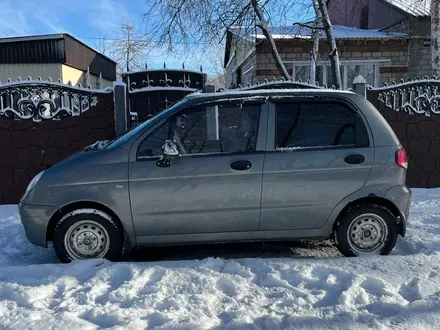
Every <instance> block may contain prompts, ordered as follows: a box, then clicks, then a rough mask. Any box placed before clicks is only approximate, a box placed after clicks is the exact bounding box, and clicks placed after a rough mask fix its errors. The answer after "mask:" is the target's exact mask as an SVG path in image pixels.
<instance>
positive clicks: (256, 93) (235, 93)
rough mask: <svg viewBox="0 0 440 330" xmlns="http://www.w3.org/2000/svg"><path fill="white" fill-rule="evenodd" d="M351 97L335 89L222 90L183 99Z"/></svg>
mask: <svg viewBox="0 0 440 330" xmlns="http://www.w3.org/2000/svg"><path fill="white" fill-rule="evenodd" d="M309 95H310V96H315V95H316V96H318V95H320V96H342V97H347V96H352V95H356V94H355V93H354V92H352V91H344V90H336V89H281V88H280V89H255V90H246V89H242V90H241V89H239V90H224V91H221V92H216V93H193V94H189V95H187V96H186V97H185V99H187V100H188V101H193V102H204V101H210V100H223V99H243V98H259V97H268V96H269V97H270V96H278V97H289V96H309Z"/></svg>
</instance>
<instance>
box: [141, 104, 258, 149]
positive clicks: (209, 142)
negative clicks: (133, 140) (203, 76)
mask: <svg viewBox="0 0 440 330" xmlns="http://www.w3.org/2000/svg"><path fill="white" fill-rule="evenodd" d="M260 108H261V106H260V105H257V104H247V105H243V104H233V103H225V104H214V105H200V106H196V107H192V108H190V109H187V110H184V111H182V112H180V113H179V114H178V115H175V116H173V117H171V118H169V119H168V120H167V121H166V122H164V123H163V124H162V125H161V126H160V127H158V128H157V129H156V130H154V131H153V132H152V133H151V134H150V135H149V136H148V137H147V138H146V139H145V140H144V141H143V142H142V143H141V145H140V146H139V149H138V158H148V157H158V156H161V155H162V145H163V144H164V143H165V141H166V140H172V141H173V142H174V143H175V144H176V145H177V147H178V148H179V153H180V154H182V155H194V154H205V153H207V154H211V153H236V152H252V151H254V150H255V147H256V141H257V130H258V121H259V116H260Z"/></svg>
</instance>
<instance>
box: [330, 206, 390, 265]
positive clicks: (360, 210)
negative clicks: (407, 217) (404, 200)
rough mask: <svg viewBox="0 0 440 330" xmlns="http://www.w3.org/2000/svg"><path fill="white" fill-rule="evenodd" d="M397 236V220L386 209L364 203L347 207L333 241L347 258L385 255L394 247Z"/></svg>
mask: <svg viewBox="0 0 440 330" xmlns="http://www.w3.org/2000/svg"><path fill="white" fill-rule="evenodd" d="M397 236H398V231H397V221H396V218H395V217H394V215H393V214H392V213H391V212H390V211H389V210H388V209H387V208H385V207H382V206H380V205H376V204H368V205H365V204H363V205H357V206H354V207H352V208H350V209H349V210H348V211H347V212H346V213H345V214H344V215H342V216H341V217H340V219H339V220H338V222H337V226H336V232H335V241H336V246H337V247H338V249H339V251H340V252H341V253H342V254H343V255H344V256H346V257H356V256H360V255H362V254H370V253H374V254H379V255H388V254H389V253H390V252H391V251H392V250H393V248H394V246H395V245H396V241H397Z"/></svg>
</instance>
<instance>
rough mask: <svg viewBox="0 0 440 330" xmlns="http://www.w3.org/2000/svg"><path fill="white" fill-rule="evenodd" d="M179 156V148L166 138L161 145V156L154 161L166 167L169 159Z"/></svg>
mask: <svg viewBox="0 0 440 330" xmlns="http://www.w3.org/2000/svg"><path fill="white" fill-rule="evenodd" d="M177 157H179V148H178V147H177V146H176V144H175V143H174V142H173V141H170V140H167V141H165V143H164V144H163V146H162V158H161V159H159V160H158V161H157V162H156V165H157V166H159V167H168V166H170V165H171V161H172V160H173V159H176V158H177Z"/></svg>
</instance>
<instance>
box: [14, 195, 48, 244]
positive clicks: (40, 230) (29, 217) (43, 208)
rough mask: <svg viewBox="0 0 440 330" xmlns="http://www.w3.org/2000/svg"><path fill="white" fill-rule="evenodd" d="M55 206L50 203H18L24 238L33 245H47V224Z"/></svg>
mask: <svg viewBox="0 0 440 330" xmlns="http://www.w3.org/2000/svg"><path fill="white" fill-rule="evenodd" d="M56 210H57V208H56V207H55V206H51V205H31V204H23V203H21V204H19V205H18V211H19V214H20V218H21V223H22V224H23V226H24V230H25V233H26V238H27V239H28V241H29V242H31V243H32V244H34V245H37V246H41V247H47V237H46V236H47V235H46V234H47V226H48V224H49V220H50V218H51V217H52V215H53V214H54V213H55V211H56Z"/></svg>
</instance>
